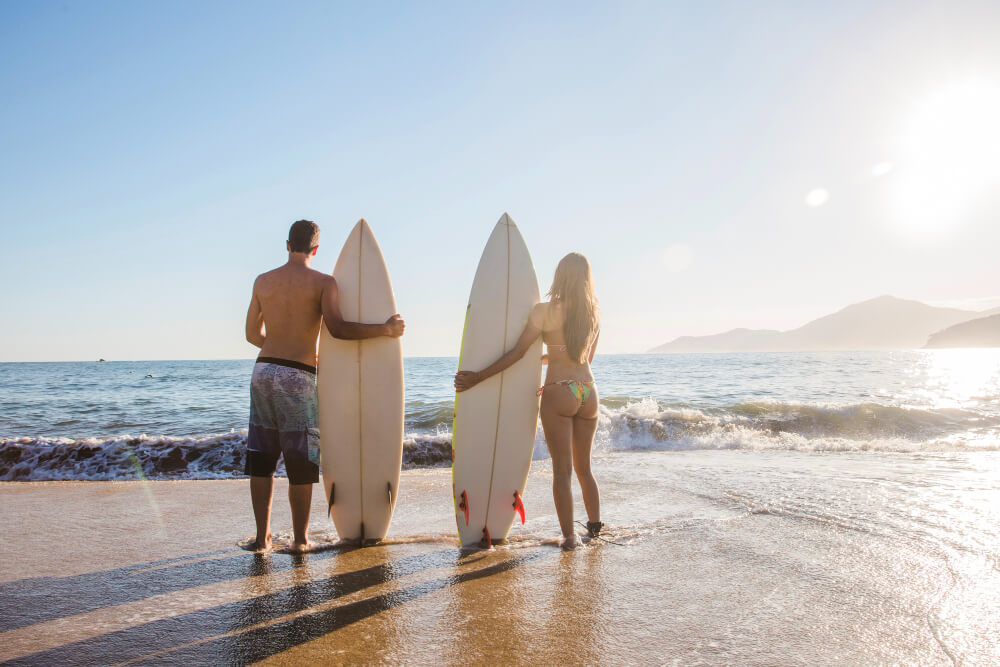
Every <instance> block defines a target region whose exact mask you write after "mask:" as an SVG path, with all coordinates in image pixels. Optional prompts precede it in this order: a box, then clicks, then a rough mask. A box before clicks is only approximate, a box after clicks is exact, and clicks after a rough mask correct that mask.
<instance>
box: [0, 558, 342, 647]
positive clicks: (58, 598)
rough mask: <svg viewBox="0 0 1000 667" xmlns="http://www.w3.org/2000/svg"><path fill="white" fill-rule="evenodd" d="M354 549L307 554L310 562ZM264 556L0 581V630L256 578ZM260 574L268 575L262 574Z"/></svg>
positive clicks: (283, 564) (291, 563) (282, 563)
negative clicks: (221, 583)
mask: <svg viewBox="0 0 1000 667" xmlns="http://www.w3.org/2000/svg"><path fill="white" fill-rule="evenodd" d="M352 548H354V547H343V548H339V549H329V550H326V551H320V552H317V553H315V554H310V559H311V560H312V561H314V562H315V561H317V560H321V559H325V558H330V557H332V556H334V555H336V554H337V553H343V552H344V551H346V550H349V549H352ZM261 562H263V560H262V559H261V558H260V557H257V556H255V555H253V554H251V553H247V552H245V551H243V550H242V549H236V548H234V549H224V550H222V551H213V552H209V553H203V554H195V555H193V556H185V557H182V558H170V559H167V560H160V561H155V562H151V563H141V564H139V565H130V566H128V567H120V568H116V569H113V570H103V571H101V572H90V573H87V574H78V575H73V576H69V577H32V578H30V579H18V580H16V581H6V582H3V583H0V632H3V631H6V630H14V629H16V628H22V627H25V626H28V625H34V624H35V623H43V622H45V621H52V620H55V619H57V618H63V617H65V616H72V615H74V614H80V613H84V612H88V611H94V610H96V609H103V608H104V607H110V606H112V605H116V604H124V603H126V602H135V601H137V600H143V599H145V598H148V597H152V596H154V595H162V594H164V593H174V592H177V591H182V590H184V589H186V588H194V587H195V586H203V585H205V584H216V583H220V582H223V581H230V580H233V579H241V578H243V577H249V576H254V571H253V570H254V568H255V567H258V568H259V567H260V563H261ZM295 566H296V557H292V558H282V559H280V560H279V559H273V560H271V562H270V563H269V564H268V566H267V567H268V572H271V573H275V572H280V571H282V570H288V569H292V568H294V567H295ZM259 574H266V573H265V572H260V573H259Z"/></svg>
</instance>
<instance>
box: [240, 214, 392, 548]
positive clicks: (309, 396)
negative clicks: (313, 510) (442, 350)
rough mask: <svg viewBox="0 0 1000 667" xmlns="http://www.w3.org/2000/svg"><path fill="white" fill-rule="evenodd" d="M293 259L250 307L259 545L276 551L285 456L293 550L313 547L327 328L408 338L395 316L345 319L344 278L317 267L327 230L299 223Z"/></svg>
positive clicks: (252, 463) (251, 458)
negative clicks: (274, 529)
mask: <svg viewBox="0 0 1000 667" xmlns="http://www.w3.org/2000/svg"><path fill="white" fill-rule="evenodd" d="M286 247H287V249H288V262H287V263H286V264H285V265H284V266H281V267H278V268H277V269H274V270H273V271H268V272H267V273H262V274H261V275H259V276H257V279H256V280H255V281H254V284H253V296H252V297H251V299H250V308H249V310H247V324H246V335H247V340H248V341H249V342H250V343H252V344H253V345H256V346H257V347H259V348H260V356H258V357H257V363H256V364H255V365H254V370H253V378H252V379H251V381H250V428H249V436H248V437H247V458H246V469H245V473H246V474H247V475H249V476H250V499H251V501H252V503H253V513H254V518H255V519H256V522H257V538H256V541H255V544H254V548H255V549H258V550H261V549H269V548H270V547H271V498H272V495H273V493H274V470H275V467H276V466H277V464H278V457H279V456H284V459H285V470H286V471H287V473H288V503H289V504H290V505H291V508H292V528H293V531H294V533H295V537H294V542H293V543H292V547H291V548H292V550H293V551H306V550H308V549H309V547H311V546H312V545H311V544H310V543H309V538H308V536H307V535H306V532H307V530H308V528H309V505H310V503H311V501H312V485H313V484H315V483H316V482H318V481H319V428H318V423H317V420H318V416H317V405H316V366H315V363H316V341H317V339H318V336H319V331H320V327H321V326H322V325H323V324H324V323H325V324H326V327H327V329H328V330H329V331H330V334H331V335H332V336H334V337H335V338H343V339H346V340H359V339H363V338H375V337H377V336H390V337H394V338H398V337H399V336H402V335H403V329H404V328H405V324H404V322H403V320H402V319H401V318H400V317H399V315H393V316H392V317H390V318H389V319H388V320H386V321H385V323H384V324H359V323H357V322H345V321H344V319H343V317H342V316H341V313H340V305H339V303H338V298H337V281H336V280H334V279H333V277H332V276H328V275H326V274H325V273H320V272H319V271H316V270H314V269H312V268H310V266H309V265H310V264H311V263H312V259H313V257H315V256H316V250H317V249H318V248H319V226H318V225H317V224H316V223H315V222H312V221H311V220H299V221H298V222H295V223H293V224H292V227H291V229H289V230H288V241H287V242H286Z"/></svg>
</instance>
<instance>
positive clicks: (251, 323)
mask: <svg viewBox="0 0 1000 667" xmlns="http://www.w3.org/2000/svg"><path fill="white" fill-rule="evenodd" d="M258 279H259V278H258ZM246 328H247V332H246V333H247V342H248V343H250V344H251V345H256V346H257V347H264V341H265V340H266V339H267V334H266V333H265V332H264V313H263V312H262V311H261V309H260V298H259V297H258V296H257V281H256V280H255V281H253V294H251V295H250V307H249V308H248V309H247V326H246Z"/></svg>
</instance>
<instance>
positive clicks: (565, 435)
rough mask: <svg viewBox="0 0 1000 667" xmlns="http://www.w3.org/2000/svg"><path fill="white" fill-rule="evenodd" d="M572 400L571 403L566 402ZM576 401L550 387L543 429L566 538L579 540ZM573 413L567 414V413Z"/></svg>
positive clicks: (564, 391) (543, 409)
mask: <svg viewBox="0 0 1000 667" xmlns="http://www.w3.org/2000/svg"><path fill="white" fill-rule="evenodd" d="M567 397H568V398H569V399H570V400H569V402H568V403H567V401H566V400H565V399H566V398H567ZM575 403H576V399H575V398H574V397H573V395H572V393H571V392H570V391H569V390H567V389H565V388H563V387H549V388H547V389H546V390H545V393H544V394H543V396H542V407H541V416H542V429H543V430H544V431H545V443H546V444H547V445H548V447H549V456H551V457H552V498H553V499H554V500H555V503H556V515H558V517H559V528H560V529H561V530H562V534H563V537H564V538H566V539H567V540H569V539H570V538H575V537H576V533H575V531H574V530H573V488H572V478H573V453H572V449H573V447H572V440H573V417H572V416H571V415H572V414H573V413H572V410H573V409H574V408H575V407H576V406H575ZM567 409H569V410H571V412H570V413H569V414H566V410H567Z"/></svg>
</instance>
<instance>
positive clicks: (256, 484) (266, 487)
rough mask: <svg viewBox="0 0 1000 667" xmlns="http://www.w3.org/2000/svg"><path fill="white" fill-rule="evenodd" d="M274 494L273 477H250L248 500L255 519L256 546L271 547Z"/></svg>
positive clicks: (260, 547)
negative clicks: (272, 499) (251, 505)
mask: <svg viewBox="0 0 1000 667" xmlns="http://www.w3.org/2000/svg"><path fill="white" fill-rule="evenodd" d="M273 496H274V478H273V477H252V476H251V477H250V502H251V503H252V504H253V516H254V519H255V520H256V521H257V548H258V549H270V548H271V498H272V497H273Z"/></svg>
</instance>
